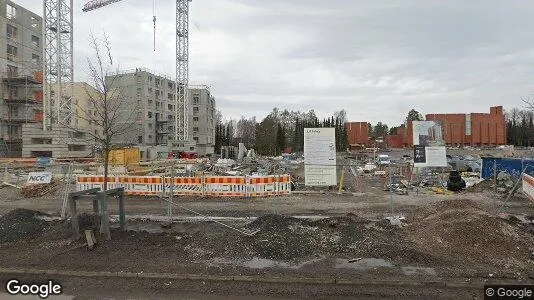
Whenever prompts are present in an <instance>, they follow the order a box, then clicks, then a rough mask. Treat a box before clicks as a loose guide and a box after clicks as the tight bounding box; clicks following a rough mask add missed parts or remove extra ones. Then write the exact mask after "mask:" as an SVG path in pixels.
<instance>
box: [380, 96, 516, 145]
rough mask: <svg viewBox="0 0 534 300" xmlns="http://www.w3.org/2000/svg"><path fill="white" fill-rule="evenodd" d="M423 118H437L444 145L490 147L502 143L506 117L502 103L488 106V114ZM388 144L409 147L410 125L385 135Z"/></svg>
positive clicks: (428, 115)
mask: <svg viewBox="0 0 534 300" xmlns="http://www.w3.org/2000/svg"><path fill="white" fill-rule="evenodd" d="M425 120H426V121H437V122H439V123H441V125H442V128H443V132H442V134H443V139H444V140H445V144H446V145H447V146H455V147H464V146H471V147H494V146H500V145H506V139H507V136H506V119H505V116H504V111H503V107H502V106H494V107H490V112H489V113H468V114H427V115H426V116H425ZM389 141H390V144H389V147H391V148H397V147H413V124H412V122H408V123H407V124H406V128H400V129H399V130H398V131H397V134H396V135H393V136H390V137H389Z"/></svg>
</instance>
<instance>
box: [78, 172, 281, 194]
mask: <svg viewBox="0 0 534 300" xmlns="http://www.w3.org/2000/svg"><path fill="white" fill-rule="evenodd" d="M171 180H172V179H171V178H170V177H164V176H162V177H160V176H122V175H120V176H114V177H110V176H108V180H107V182H108V189H113V188H120V187H123V188H124V190H125V192H126V194H127V195H138V196H158V195H163V194H165V195H166V194H168V193H169V192H170V190H171V187H172V189H173V195H197V196H218V197H248V196H250V197H261V196H275V195H288V194H291V177H290V176H289V175H271V176H261V177H257V176H254V177H250V176H198V177H175V178H174V181H171ZM92 188H101V189H103V188H104V176H93V175H78V176H76V191H83V190H87V189H92Z"/></svg>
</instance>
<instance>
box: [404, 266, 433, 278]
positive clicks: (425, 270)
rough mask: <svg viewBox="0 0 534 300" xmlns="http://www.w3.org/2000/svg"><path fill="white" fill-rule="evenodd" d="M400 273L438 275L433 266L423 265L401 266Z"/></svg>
mask: <svg viewBox="0 0 534 300" xmlns="http://www.w3.org/2000/svg"><path fill="white" fill-rule="evenodd" d="M401 270H402V273H403V274H404V275H407V276H415V275H422V276H438V273H437V272H436V270H435V269H434V268H423V267H402V268H401Z"/></svg>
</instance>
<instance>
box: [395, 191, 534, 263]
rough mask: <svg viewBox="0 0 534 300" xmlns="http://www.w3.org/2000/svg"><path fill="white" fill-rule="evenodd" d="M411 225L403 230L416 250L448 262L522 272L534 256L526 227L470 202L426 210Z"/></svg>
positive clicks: (533, 239) (452, 202) (414, 216)
mask: <svg viewBox="0 0 534 300" xmlns="http://www.w3.org/2000/svg"><path fill="white" fill-rule="evenodd" d="M407 224H408V226H407V227H405V228H404V229H403V230H406V234H407V236H408V237H409V239H410V240H411V241H412V242H413V243H414V245H415V248H416V249H420V250H421V251H427V252H429V253H432V255H433V256H434V257H435V258H437V259H439V260H441V261H444V262H457V263H459V264H464V265H465V266H472V267H475V266H494V267H495V268H496V269H502V270H503V271H505V270H514V269H515V270H518V269H521V268H522V266H524V263H525V262H527V261H529V260H530V259H531V257H532V254H531V253H532V250H533V249H532V245H533V244H534V237H533V236H532V235H531V234H529V233H528V231H527V230H525V228H524V227H523V225H522V224H518V223H514V222H511V221H510V220H508V219H503V218H500V217H496V216H492V215H490V214H488V213H487V212H485V211H484V210H482V209H480V208H479V207H478V206H477V205H476V204H474V203H473V202H472V201H469V200H448V201H442V202H438V203H436V204H432V205H429V206H426V207H422V208H420V209H418V210H417V211H416V212H415V213H414V214H412V215H411V216H410V217H409V218H408V220H407ZM475 268H476V267H475Z"/></svg>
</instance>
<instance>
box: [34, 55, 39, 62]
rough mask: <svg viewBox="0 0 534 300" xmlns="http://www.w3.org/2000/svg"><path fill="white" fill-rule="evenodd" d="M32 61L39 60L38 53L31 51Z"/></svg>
mask: <svg viewBox="0 0 534 300" xmlns="http://www.w3.org/2000/svg"><path fill="white" fill-rule="evenodd" d="M32 61H33V62H34V63H38V62H39V55H37V54H33V53H32Z"/></svg>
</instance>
